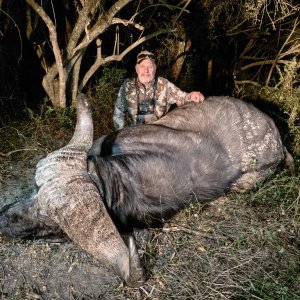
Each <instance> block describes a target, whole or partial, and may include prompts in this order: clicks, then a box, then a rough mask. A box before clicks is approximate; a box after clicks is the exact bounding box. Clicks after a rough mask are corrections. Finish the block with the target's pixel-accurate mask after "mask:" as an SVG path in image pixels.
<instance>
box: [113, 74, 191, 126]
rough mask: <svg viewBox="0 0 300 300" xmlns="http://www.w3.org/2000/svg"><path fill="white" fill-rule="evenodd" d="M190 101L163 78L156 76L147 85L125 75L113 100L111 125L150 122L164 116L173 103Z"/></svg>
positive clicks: (180, 103)
mask: <svg viewBox="0 0 300 300" xmlns="http://www.w3.org/2000/svg"><path fill="white" fill-rule="evenodd" d="M189 101H190V97H189V94H188V93H186V92H183V91H182V90H180V89H179V88H178V87H176V86H175V85H174V84H173V83H171V82H170V81H169V80H167V79H166V78H163V77H158V78H157V80H153V82H152V84H151V86H150V87H149V88H147V89H146V88H145V86H144V85H143V84H141V83H140V82H139V81H138V80H137V79H136V78H132V79H126V80H125V81H124V83H123V84H122V86H121V88H120V90H119V93H118V97H117V100H116V103H115V109H114V116H113V121H114V126H115V128H116V129H121V128H123V127H124V126H125V125H128V126H132V125H140V124H147V123H152V122H154V121H155V120H157V119H159V118H161V117H162V116H164V115H165V114H166V113H167V112H168V111H169V109H170V107H171V105H172V104H175V103H176V104H177V105H178V106H181V105H183V104H185V103H186V102H189ZM138 102H139V106H138ZM126 117H127V118H126ZM125 119H127V120H125ZM126 121H127V122H126ZM126 123H127V124H126Z"/></svg>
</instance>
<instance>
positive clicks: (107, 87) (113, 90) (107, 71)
mask: <svg viewBox="0 0 300 300" xmlns="http://www.w3.org/2000/svg"><path fill="white" fill-rule="evenodd" d="M125 75H126V70H124V69H120V68H117V67H114V66H113V67H109V66H107V67H105V68H104V69H103V72H102V76H101V78H100V79H99V80H98V82H97V84H96V85H95V86H94V87H92V88H91V89H90V91H89V96H90V97H89V98H90V99H89V100H90V103H91V106H92V110H93V120H94V127H95V129H94V134H95V136H96V137H98V136H100V135H103V134H105V133H107V132H109V131H111V130H112V128H113V122H112V115H113V109H114V103H115V101H116V98H117V94H118V91H119V88H120V86H121V84H122V82H123V81H124V78H125Z"/></svg>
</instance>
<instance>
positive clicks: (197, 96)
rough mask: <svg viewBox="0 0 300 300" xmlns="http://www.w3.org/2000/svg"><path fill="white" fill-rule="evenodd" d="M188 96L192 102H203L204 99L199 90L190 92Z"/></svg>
mask: <svg viewBox="0 0 300 300" xmlns="http://www.w3.org/2000/svg"><path fill="white" fill-rule="evenodd" d="M189 96H190V101H192V102H198V103H199V102H203V101H204V96H203V95H202V94H201V93H200V92H191V93H190V94H189Z"/></svg>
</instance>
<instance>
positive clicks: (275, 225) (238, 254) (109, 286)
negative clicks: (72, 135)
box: [0, 159, 300, 300]
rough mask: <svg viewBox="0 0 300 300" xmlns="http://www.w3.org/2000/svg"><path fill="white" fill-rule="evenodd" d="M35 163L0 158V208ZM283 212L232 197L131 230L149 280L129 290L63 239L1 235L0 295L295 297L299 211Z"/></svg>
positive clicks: (21, 188)
mask: <svg viewBox="0 0 300 300" xmlns="http://www.w3.org/2000/svg"><path fill="white" fill-rule="evenodd" d="M37 160H38V159H33V160H30V161H26V162H23V161H13V160H9V159H2V160H1V161H0V163H1V165H0V168H1V174H2V175H1V177H0V185H1V186H0V187H1V194H0V207H2V206H4V205H5V204H8V203H10V202H12V201H14V200H15V199H21V198H22V197H24V196H26V195H29V194H30V192H31V189H32V183H33V176H34V172H35V164H36V162H37ZM292 203H294V201H292ZM298 207H299V206H297V209H298ZM290 209H291V211H289V212H292V214H291V216H292V217H290V216H289V217H288V218H287V210H286V209H285V207H284V206H282V205H278V206H275V208H274V210H269V209H266V210H265V211H264V210H262V209H261V207H256V206H255V205H248V204H247V202H246V200H244V199H242V198H240V197H239V196H237V195H233V196H230V197H222V198H221V199H219V200H218V201H216V202H214V203H212V204H210V205H206V206H202V205H200V204H195V205H191V206H190V207H189V208H187V209H185V210H184V211H182V212H181V213H180V214H178V215H177V216H176V218H174V219H172V220H170V221H169V222H168V223H167V224H166V225H165V226H164V227H163V228H155V229H150V230H146V229H145V230H142V231H139V232H136V238H137V241H138V245H139V252H140V256H141V258H142V262H143V265H144V266H145V269H146V272H147V278H148V280H147V282H146V284H145V285H144V286H143V287H141V288H136V289H134V288H129V287H126V286H124V285H123V284H122V282H121V281H120V279H119V278H118V277H117V276H116V275H115V274H114V273H113V272H112V271H111V270H108V269H107V268H105V267H104V266H102V265H101V264H100V263H99V262H97V261H96V260H95V259H93V258H92V257H91V256H90V255H88V254H87V253H86V252H84V251H82V250H81V249H79V248H78V247H77V246H76V245H74V244H73V243H72V242H71V241H69V240H68V239H66V240H64V241H62V240H45V239H40V240H30V241H28V240H25V241H20V240H9V239H7V238H5V237H3V236H0V299H103V300H105V299H124V300H125V299H130V300H131V299H132V300H134V299H153V300H157V299H199V300H202V299H211V300H213V299H270V300H271V299H281V300H282V299H286V300H291V299H300V262H299V257H300V238H299V237H300V235H299V218H298V217H299V215H298V212H297V213H296V207H295V210H293V209H294V208H293V207H291V208H290Z"/></svg>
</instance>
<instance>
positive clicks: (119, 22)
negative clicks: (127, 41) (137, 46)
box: [112, 18, 145, 30]
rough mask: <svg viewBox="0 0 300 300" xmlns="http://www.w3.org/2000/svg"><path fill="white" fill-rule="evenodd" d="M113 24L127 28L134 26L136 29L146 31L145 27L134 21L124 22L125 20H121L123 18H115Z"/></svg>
mask: <svg viewBox="0 0 300 300" xmlns="http://www.w3.org/2000/svg"><path fill="white" fill-rule="evenodd" d="M112 24H123V25H124V26H126V27H127V26H128V25H132V26H133V27H135V28H136V29H138V30H144V29H145V27H144V26H142V25H140V24H138V23H135V22H133V21H132V20H124V19H121V18H113V19H112Z"/></svg>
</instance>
